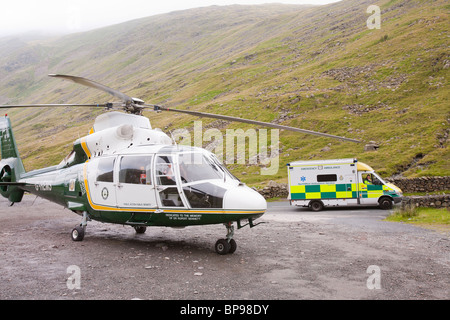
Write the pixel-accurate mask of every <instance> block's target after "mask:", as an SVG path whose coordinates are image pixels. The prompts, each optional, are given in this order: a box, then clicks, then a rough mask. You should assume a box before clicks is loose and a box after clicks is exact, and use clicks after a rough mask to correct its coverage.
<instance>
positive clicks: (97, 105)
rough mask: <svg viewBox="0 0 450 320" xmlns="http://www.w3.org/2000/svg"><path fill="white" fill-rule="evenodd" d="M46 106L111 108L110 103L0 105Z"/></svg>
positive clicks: (5, 107)
mask: <svg viewBox="0 0 450 320" xmlns="http://www.w3.org/2000/svg"><path fill="white" fill-rule="evenodd" d="M30 107H31V108H33V107H35V108H46V107H86V108H95V107H104V108H112V107H113V104H112V103H97V104H73V103H72V104H16V105H0V108H3V109H7V108H30Z"/></svg>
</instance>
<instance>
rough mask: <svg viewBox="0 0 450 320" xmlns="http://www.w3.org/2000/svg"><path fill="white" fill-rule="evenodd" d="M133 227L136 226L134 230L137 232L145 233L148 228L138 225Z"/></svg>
mask: <svg viewBox="0 0 450 320" xmlns="http://www.w3.org/2000/svg"><path fill="white" fill-rule="evenodd" d="M133 228H134V230H136V233H137V234H142V233H145V231H146V230H147V227H143V226H136V227H133Z"/></svg>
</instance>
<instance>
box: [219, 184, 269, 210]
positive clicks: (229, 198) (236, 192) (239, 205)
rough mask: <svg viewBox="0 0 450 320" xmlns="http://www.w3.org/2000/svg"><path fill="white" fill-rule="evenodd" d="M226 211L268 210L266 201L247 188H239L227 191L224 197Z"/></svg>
mask: <svg viewBox="0 0 450 320" xmlns="http://www.w3.org/2000/svg"><path fill="white" fill-rule="evenodd" d="M223 208H224V209H238V210H239V209H240V210H266V209H267V203H266V199H264V197H263V196H262V195H260V194H259V193H258V192H256V191H255V190H253V189H251V188H249V187H247V186H241V185H240V186H237V187H235V188H232V189H229V190H227V192H226V193H225V195H224V197H223Z"/></svg>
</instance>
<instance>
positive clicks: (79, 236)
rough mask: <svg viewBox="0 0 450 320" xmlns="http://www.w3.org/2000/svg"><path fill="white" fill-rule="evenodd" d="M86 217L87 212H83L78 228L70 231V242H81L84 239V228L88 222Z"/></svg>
mask: <svg viewBox="0 0 450 320" xmlns="http://www.w3.org/2000/svg"><path fill="white" fill-rule="evenodd" d="M88 219H89V218H88V215H87V212H86V211H84V212H83V219H82V220H81V223H80V225H79V226H76V227H75V228H73V229H72V233H71V236H72V240H73V241H82V240H83V239H84V234H85V233H86V226H87V221H88Z"/></svg>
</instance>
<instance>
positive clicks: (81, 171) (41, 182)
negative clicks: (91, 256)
mask: <svg viewBox="0 0 450 320" xmlns="http://www.w3.org/2000/svg"><path fill="white" fill-rule="evenodd" d="M18 182H20V183H24V185H23V187H22V189H24V190H25V191H28V192H30V193H32V194H35V195H37V196H39V197H42V198H45V199H48V200H50V201H52V202H55V203H58V204H60V205H62V206H64V207H67V208H68V209H70V210H72V211H74V212H75V213H78V214H80V215H81V214H83V212H87V213H88V216H89V218H91V219H93V220H98V221H102V222H110V223H119V224H128V225H132V226H135V225H143V226H175V227H176V226H188V225H202V224H216V223H227V222H233V221H240V220H248V219H252V220H254V219H256V218H258V217H260V216H261V215H262V214H264V212H265V210H266V202H265V200H264V198H263V197H262V196H260V195H259V194H258V193H257V192H256V191H254V190H252V189H251V188H249V187H247V186H245V184H243V183H241V182H240V181H239V180H237V179H236V178H235V177H233V176H232V175H231V174H230V173H229V172H228V170H227V169H226V168H225V167H223V166H222V165H221V164H220V163H219V162H218V160H217V159H215V156H214V155H213V154H212V153H209V152H208V151H206V150H204V149H200V148H193V147H185V146H174V145H171V146H164V145H158V146H137V147H133V148H129V149H127V150H126V153H118V154H114V155H102V156H98V157H95V158H92V159H89V160H88V161H87V162H85V163H81V164H76V165H73V166H71V167H68V168H64V163H63V164H62V165H59V166H54V167H49V168H45V169H40V170H36V171H31V172H28V173H25V174H23V175H22V177H21V179H20V180H19V181H18Z"/></svg>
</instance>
